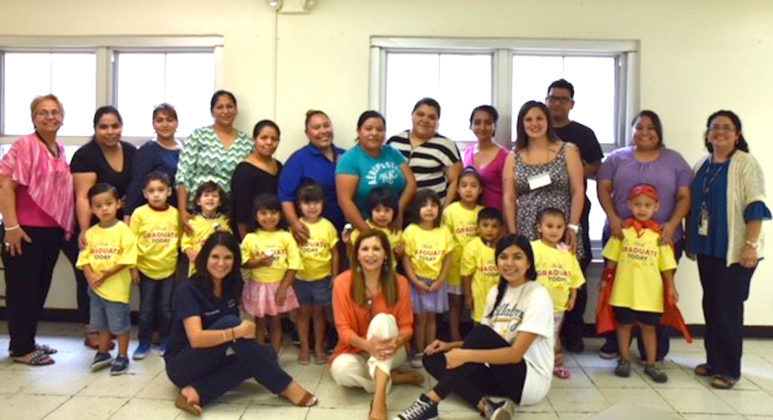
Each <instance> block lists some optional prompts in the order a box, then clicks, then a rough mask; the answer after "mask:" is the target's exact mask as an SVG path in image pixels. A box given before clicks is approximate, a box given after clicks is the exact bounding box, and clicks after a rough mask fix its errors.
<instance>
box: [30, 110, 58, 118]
mask: <svg viewBox="0 0 773 420" xmlns="http://www.w3.org/2000/svg"><path fill="white" fill-rule="evenodd" d="M35 116H36V117H43V118H46V117H54V118H58V117H61V116H62V113H61V112H59V111H38V112H36V113H35Z"/></svg>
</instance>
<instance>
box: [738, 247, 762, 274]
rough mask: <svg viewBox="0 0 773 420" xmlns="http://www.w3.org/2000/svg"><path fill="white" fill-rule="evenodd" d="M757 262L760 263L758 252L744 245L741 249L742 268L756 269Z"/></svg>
mask: <svg viewBox="0 0 773 420" xmlns="http://www.w3.org/2000/svg"><path fill="white" fill-rule="evenodd" d="M757 261H759V258H758V257H757V250H756V249H754V248H752V246H751V245H749V244H746V245H744V246H743V248H741V261H740V264H741V267H745V268H754V267H755V266H756V265H757Z"/></svg>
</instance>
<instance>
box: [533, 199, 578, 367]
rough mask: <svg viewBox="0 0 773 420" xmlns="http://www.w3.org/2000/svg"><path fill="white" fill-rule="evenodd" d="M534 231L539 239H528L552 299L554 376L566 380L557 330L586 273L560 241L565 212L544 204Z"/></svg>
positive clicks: (572, 303) (540, 277)
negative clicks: (544, 206)
mask: <svg viewBox="0 0 773 420" xmlns="http://www.w3.org/2000/svg"><path fill="white" fill-rule="evenodd" d="M537 232H538V233H539V234H540V239H538V240H536V241H532V242H531V247H532V249H533V250H534V260H535V266H536V269H537V281H538V282H540V283H541V284H542V285H543V286H545V289H547V291H548V292H550V297H551V298H552V299H553V322H554V323H555V346H554V354H555V356H554V360H555V362H554V364H553V375H554V376H555V377H557V378H559V379H569V376H571V373H570V372H569V370H568V369H567V368H565V367H564V352H563V348H562V346H561V339H560V337H559V332H560V331H561V324H562V323H563V321H564V313H565V312H566V311H571V310H572V308H574V304H575V300H576V299H577V289H578V288H579V287H580V286H582V285H583V284H585V276H584V275H583V273H582V269H581V268H580V262H579V260H578V259H577V256H576V255H575V254H573V253H572V252H571V251H569V248H568V247H567V246H566V245H564V244H563V243H561V241H562V239H563V238H564V233H565V232H566V215H565V214H564V212H562V211H561V210H559V209H557V208H554V207H547V208H544V209H542V210H540V212H539V213H537Z"/></svg>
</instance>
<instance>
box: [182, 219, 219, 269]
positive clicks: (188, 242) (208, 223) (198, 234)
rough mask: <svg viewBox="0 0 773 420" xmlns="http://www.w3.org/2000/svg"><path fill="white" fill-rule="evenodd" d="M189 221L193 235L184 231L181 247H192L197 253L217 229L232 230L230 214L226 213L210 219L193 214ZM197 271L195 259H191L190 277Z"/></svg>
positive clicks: (184, 248) (183, 248) (186, 248)
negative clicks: (226, 214)
mask: <svg viewBox="0 0 773 420" xmlns="http://www.w3.org/2000/svg"><path fill="white" fill-rule="evenodd" d="M188 223H190V225H191V227H192V228H193V235H189V234H188V232H183V237H182V238H181V239H180V249H181V250H182V251H183V252H185V251H186V250H188V249H190V248H193V250H194V251H196V252H197V253H198V252H199V251H201V247H202V246H204V242H206V241H207V238H209V235H211V234H213V233H215V230H216V229H217V230H225V231H227V232H231V222H230V220H228V216H224V215H218V216H217V217H213V218H211V219H210V218H206V217H204V216H203V215H200V214H197V215H195V216H193V218H191V220H190V221H189V222H188ZM216 225H217V226H216ZM195 272H196V267H195V266H194V264H193V261H191V263H190V264H189V266H188V277H190V276H192V275H193V273H195Z"/></svg>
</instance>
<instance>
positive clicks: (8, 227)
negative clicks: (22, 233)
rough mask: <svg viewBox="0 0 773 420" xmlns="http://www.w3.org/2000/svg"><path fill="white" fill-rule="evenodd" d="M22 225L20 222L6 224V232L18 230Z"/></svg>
mask: <svg viewBox="0 0 773 420" xmlns="http://www.w3.org/2000/svg"><path fill="white" fill-rule="evenodd" d="M20 227H21V226H20V225H19V224H18V223H17V224H16V226H5V231H6V232H10V231H12V230H16V229H18V228H20Z"/></svg>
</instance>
